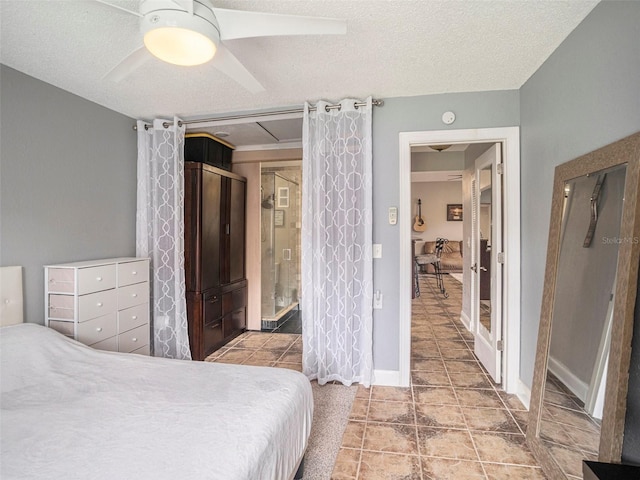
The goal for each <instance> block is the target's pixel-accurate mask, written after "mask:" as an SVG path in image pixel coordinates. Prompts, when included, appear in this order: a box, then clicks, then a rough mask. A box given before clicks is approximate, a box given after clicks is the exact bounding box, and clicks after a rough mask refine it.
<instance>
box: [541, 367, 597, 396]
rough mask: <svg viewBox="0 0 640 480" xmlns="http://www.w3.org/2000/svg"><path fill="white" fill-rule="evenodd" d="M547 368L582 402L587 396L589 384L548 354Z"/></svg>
mask: <svg viewBox="0 0 640 480" xmlns="http://www.w3.org/2000/svg"><path fill="white" fill-rule="evenodd" d="M549 370H550V371H551V373H553V374H554V375H555V376H556V377H558V380H560V381H561V382H562V383H564V384H565V385H566V387H567V388H568V389H569V390H571V391H572V392H573V393H574V394H575V395H576V396H577V397H578V398H579V399H580V400H582V401H583V402H584V401H585V399H586V398H587V392H588V391H589V384H588V383H585V382H583V381H582V380H580V379H579V378H578V377H576V376H575V375H574V374H573V372H571V370H569V369H568V368H567V366H566V365H565V364H564V363H562V362H560V361H559V360H557V359H555V358H554V357H552V356H549Z"/></svg>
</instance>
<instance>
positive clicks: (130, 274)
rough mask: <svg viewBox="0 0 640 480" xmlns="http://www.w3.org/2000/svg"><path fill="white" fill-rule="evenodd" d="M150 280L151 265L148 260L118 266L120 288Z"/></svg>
mask: <svg viewBox="0 0 640 480" xmlns="http://www.w3.org/2000/svg"><path fill="white" fill-rule="evenodd" d="M148 280H149V263H148V262H147V261H146V260H140V261H139V262H127V263H119V264H118V286H119V287H124V286H126V285H132V284H134V283H140V282H146V281H148Z"/></svg>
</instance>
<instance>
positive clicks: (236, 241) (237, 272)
mask: <svg viewBox="0 0 640 480" xmlns="http://www.w3.org/2000/svg"><path fill="white" fill-rule="evenodd" d="M229 190H230V194H229V231H228V232H229V244H228V245H229V250H228V252H229V283H233V282H237V281H239V280H242V279H243V278H244V272H245V268H244V243H245V190H246V183H245V182H243V181H241V180H236V179H235V178H230V179H229Z"/></svg>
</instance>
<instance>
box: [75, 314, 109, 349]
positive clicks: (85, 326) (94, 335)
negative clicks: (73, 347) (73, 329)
mask: <svg viewBox="0 0 640 480" xmlns="http://www.w3.org/2000/svg"><path fill="white" fill-rule="evenodd" d="M116 333H117V332H116V313H115V312H113V313H110V314H108V315H104V316H102V317H98V318H94V319H92V320H88V321H86V322H82V323H79V324H78V341H79V342H82V343H84V344H85V345H93V344H94V343H97V342H101V341H102V340H106V339H107V338H109V337H113V336H115V335H116Z"/></svg>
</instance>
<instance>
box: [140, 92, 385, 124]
mask: <svg viewBox="0 0 640 480" xmlns="http://www.w3.org/2000/svg"><path fill="white" fill-rule="evenodd" d="M371 104H372V105H373V106H374V107H382V106H383V105H384V100H375V99H374V100H372V101H371ZM366 105H367V102H356V103H354V105H353V106H354V107H355V108H359V107H365V106H366ZM340 108H342V107H341V106H340V104H336V105H327V106H326V107H325V110H326V111H327V112H328V111H329V110H335V109H338V110H339V109H340ZM309 110H310V111H312V112H313V111H315V110H317V108H316V107H309ZM291 113H304V107H300V108H292V109H290V110H276V111H274V112H263V113H246V114H244V115H229V116H227V117H214V118H200V119H198V120H180V121H178V126H179V127H181V126H182V125H191V124H194V123H207V122H218V121H225V120H240V119H243V118H254V117H270V116H275V115H286V114H291ZM170 125H171V124H170V123H169V122H164V123H163V124H162V126H163V127H164V128H169V126H170ZM151 126H152V125H149V124H148V123H146V124H145V125H144V129H145V130H149V127H151ZM133 129H134V130H137V129H138V127H137V125H134V126H133Z"/></svg>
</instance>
